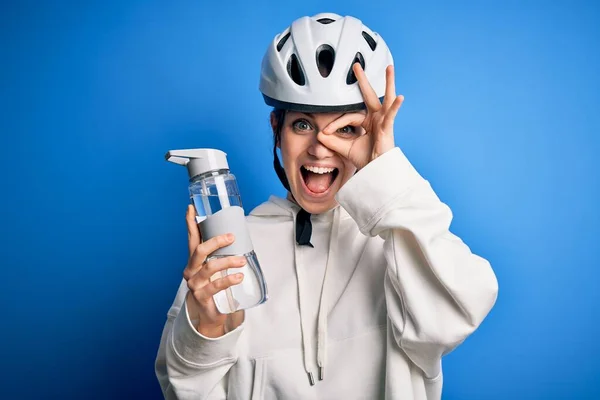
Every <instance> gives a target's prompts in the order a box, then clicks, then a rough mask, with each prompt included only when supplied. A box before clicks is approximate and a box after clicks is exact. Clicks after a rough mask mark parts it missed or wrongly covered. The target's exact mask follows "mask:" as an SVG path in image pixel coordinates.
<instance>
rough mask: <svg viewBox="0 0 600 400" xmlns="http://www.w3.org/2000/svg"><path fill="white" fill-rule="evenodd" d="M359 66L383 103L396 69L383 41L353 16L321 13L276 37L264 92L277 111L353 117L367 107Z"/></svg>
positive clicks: (263, 69)
mask: <svg viewBox="0 0 600 400" xmlns="http://www.w3.org/2000/svg"><path fill="white" fill-rule="evenodd" d="M355 62H359V63H360V64H361V66H362V67H363V69H364V70H365V74H366V75H367V78H368V79H369V82H370V83H371V86H372V87H373V89H374V90H375V92H376V93H377V96H378V97H380V98H382V97H383V96H384V94H385V69H386V67H387V66H388V65H390V64H393V59H392V54H391V53H390V50H389V49H388V47H387V45H386V43H385V42H384V40H383V38H382V37H381V36H379V35H378V34H377V33H375V32H373V31H371V30H370V29H369V28H368V27H366V26H365V25H363V23H362V22H361V21H360V20H358V19H356V18H354V17H350V16H346V17H341V16H340V15H337V14H332V13H321V14H317V15H315V16H312V17H302V18H299V19H297V20H296V21H294V22H293V23H292V25H291V26H290V27H288V28H287V29H286V30H285V31H283V32H282V33H280V34H279V35H277V36H275V39H274V40H273V42H272V43H270V45H269V48H268V49H267V51H266V54H265V56H264V58H263V61H262V67H261V74H260V85H259V89H260V91H261V92H262V94H263V97H264V99H265V102H266V103H267V104H268V105H270V106H272V107H275V108H279V109H285V110H295V111H304V112H348V111H355V110H359V109H364V108H365V104H364V100H363V97H362V94H361V92H360V88H359V86H358V84H357V83H356V77H355V76H354V73H353V72H352V65H353V64H354V63H355Z"/></svg>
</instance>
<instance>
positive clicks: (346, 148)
mask: <svg viewBox="0 0 600 400" xmlns="http://www.w3.org/2000/svg"><path fill="white" fill-rule="evenodd" d="M317 140H318V141H319V142H321V143H322V144H323V146H325V147H327V148H328V149H330V150H333V151H335V152H336V153H338V154H339V155H341V156H342V157H344V158H348V156H349V155H350V149H352V144H353V142H354V140H356V139H354V140H348V139H343V138H341V137H339V136H337V135H327V134H325V133H323V132H319V133H318V135H317Z"/></svg>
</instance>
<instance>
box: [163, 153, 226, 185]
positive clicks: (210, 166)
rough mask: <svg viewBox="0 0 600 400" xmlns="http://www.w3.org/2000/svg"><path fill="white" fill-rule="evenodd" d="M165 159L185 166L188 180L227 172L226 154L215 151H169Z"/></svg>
mask: <svg viewBox="0 0 600 400" xmlns="http://www.w3.org/2000/svg"><path fill="white" fill-rule="evenodd" d="M165 159H166V160H167V161H170V162H172V163H175V164H179V165H184V166H186V167H187V170H188V174H189V176H190V178H193V177H195V176H198V175H200V174H204V173H206V172H210V171H217V170H220V169H226V170H229V164H228V163H227V154H225V153H224V152H222V151H221V150H216V149H186V150H171V151H169V152H167V154H166V155H165Z"/></svg>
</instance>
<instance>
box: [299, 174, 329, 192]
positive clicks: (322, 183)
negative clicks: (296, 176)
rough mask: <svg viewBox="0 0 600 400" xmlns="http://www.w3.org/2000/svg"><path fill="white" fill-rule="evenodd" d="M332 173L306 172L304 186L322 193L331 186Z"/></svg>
mask: <svg viewBox="0 0 600 400" xmlns="http://www.w3.org/2000/svg"><path fill="white" fill-rule="evenodd" d="M332 177H333V174H331V173H329V174H315V173H313V172H308V174H307V175H306V179H305V181H306V186H308V188H309V189H310V191H311V192H314V193H323V192H324V191H326V190H327V189H329V186H331V178H332Z"/></svg>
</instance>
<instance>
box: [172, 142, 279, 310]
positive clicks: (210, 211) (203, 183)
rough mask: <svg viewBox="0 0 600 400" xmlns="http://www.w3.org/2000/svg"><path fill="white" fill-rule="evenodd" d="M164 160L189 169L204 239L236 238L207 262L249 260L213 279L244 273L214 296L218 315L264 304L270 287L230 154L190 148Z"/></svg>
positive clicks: (194, 201) (191, 191)
mask: <svg viewBox="0 0 600 400" xmlns="http://www.w3.org/2000/svg"><path fill="white" fill-rule="evenodd" d="M165 158H166V159H167V161H170V162H173V163H175V164H179V165H184V166H186V167H187V170H188V174H189V177H190V184H189V194H190V199H191V201H192V204H194V206H195V208H196V222H197V223H198V225H199V228H200V232H201V234H202V240H203V241H207V240H209V239H210V238H213V237H215V236H218V235H223V234H227V233H233V234H234V235H235V241H234V242H233V243H232V244H230V245H229V246H226V247H223V248H221V249H218V250H217V251H215V252H214V253H212V254H211V255H210V256H209V258H208V259H207V261H209V260H211V259H213V258H217V257H227V256H244V257H246V265H244V266H243V267H241V268H232V269H228V270H225V271H221V272H217V273H216V274H214V275H213V276H212V277H211V281H213V280H215V279H218V278H224V277H226V276H227V275H230V274H235V273H242V274H244V279H243V280H242V282H241V283H239V284H237V285H234V286H232V287H230V288H228V289H226V290H222V291H220V292H219V293H217V294H215V295H214V300H215V304H216V306H217V309H218V310H219V312H221V313H223V314H229V313H232V312H235V311H238V310H242V309H247V308H251V307H254V306H257V305H259V304H262V303H264V302H265V301H266V300H267V298H268V295H267V285H266V282H265V279H264V277H263V274H262V271H261V269H260V265H259V263H258V259H257V257H256V254H255V253H254V246H253V245H252V241H251V239H250V233H249V231H248V226H247V225H246V217H245V216H244V208H243V206H242V199H241V197H240V192H239V190H238V185H237V181H236V179H235V176H234V175H233V174H232V173H231V172H230V171H229V164H228V163H227V155H226V154H225V153H224V152H222V151H220V150H215V149H187V150H172V151H169V152H168V153H167V154H166V156H165Z"/></svg>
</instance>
